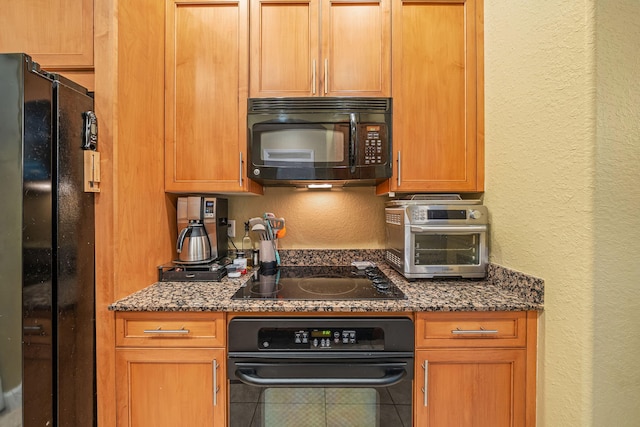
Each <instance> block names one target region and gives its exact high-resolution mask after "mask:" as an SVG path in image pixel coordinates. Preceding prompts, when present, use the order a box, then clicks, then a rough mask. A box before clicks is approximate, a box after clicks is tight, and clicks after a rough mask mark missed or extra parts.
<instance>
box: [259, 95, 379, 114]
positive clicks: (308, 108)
mask: <svg viewBox="0 0 640 427" xmlns="http://www.w3.org/2000/svg"><path fill="white" fill-rule="evenodd" d="M274 111H280V112H323V111H331V112H336V111H338V112H341V111H344V112H379V113H390V112H391V98H349V97H344V98H328V97H326V98H318V97H316V98H312V97H309V98H251V99H249V112H250V113H267V112H274Z"/></svg>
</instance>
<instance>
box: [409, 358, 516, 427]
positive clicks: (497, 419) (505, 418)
mask: <svg viewBox="0 0 640 427" xmlns="http://www.w3.org/2000/svg"><path fill="white" fill-rule="evenodd" d="M525 359H526V350H524V349H506V350H505V349H491V350H489V349H482V350H481V349H473V350H419V351H417V352H416V370H415V372H416V374H415V386H416V390H415V393H414V394H415V396H416V402H415V408H416V411H415V416H416V425H420V426H430V427H438V426H466V427H473V426H477V427H483V426H492V427H518V426H525V422H526V420H525ZM425 390H426V392H425Z"/></svg>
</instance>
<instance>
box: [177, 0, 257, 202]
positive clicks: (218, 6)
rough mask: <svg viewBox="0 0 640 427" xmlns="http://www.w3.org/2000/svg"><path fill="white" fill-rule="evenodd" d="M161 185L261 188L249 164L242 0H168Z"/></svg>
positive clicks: (245, 21) (217, 189)
mask: <svg viewBox="0 0 640 427" xmlns="http://www.w3.org/2000/svg"><path fill="white" fill-rule="evenodd" d="M165 28H166V30H165V31H166V35H165V43H166V57H165V61H166V65H165V79H166V84H165V91H166V92H165V191H168V192H177V193H181V192H246V191H254V192H261V187H259V186H258V185H257V184H255V183H254V182H253V181H249V180H248V179H247V178H246V176H247V171H246V151H247V147H246V140H247V134H246V114H247V77H248V73H249V71H248V56H249V55H248V48H249V43H248V34H249V33H248V11H247V2H246V1H241V0H238V1H224V0H221V1H198V2H195V3H194V2H192V1H180V0H167V9H166V26H165Z"/></svg>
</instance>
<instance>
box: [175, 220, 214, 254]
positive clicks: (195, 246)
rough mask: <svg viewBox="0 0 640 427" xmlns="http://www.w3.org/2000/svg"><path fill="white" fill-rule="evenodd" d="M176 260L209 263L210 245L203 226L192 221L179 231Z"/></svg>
mask: <svg viewBox="0 0 640 427" xmlns="http://www.w3.org/2000/svg"><path fill="white" fill-rule="evenodd" d="M176 251H177V252H178V260H179V261H182V262H188V263H198V262H208V261H211V243H210V242H209V236H208V235H207V231H206V230H205V228H204V224H202V223H200V222H197V221H193V222H191V223H190V224H189V226H187V227H185V228H183V229H182V231H180V234H179V235H178V242H177V244H176Z"/></svg>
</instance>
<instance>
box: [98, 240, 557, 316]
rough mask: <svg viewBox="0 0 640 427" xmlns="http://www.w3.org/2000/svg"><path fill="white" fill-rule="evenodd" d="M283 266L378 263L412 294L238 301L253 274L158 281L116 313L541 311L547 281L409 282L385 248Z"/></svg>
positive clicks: (288, 255) (292, 256) (513, 277)
mask: <svg viewBox="0 0 640 427" xmlns="http://www.w3.org/2000/svg"><path fill="white" fill-rule="evenodd" d="M280 256H281V264H282V265H349V264H350V263H351V262H352V261H362V260H366V261H374V262H376V263H377V265H378V267H379V268H380V269H381V270H382V271H383V272H384V273H385V274H386V275H387V276H388V277H389V278H390V279H391V280H392V281H393V282H394V283H395V284H396V286H398V287H399V288H400V289H401V290H402V291H403V292H404V294H405V295H406V296H407V298H406V299H403V300H347V301H327V300H318V301H313V300H312V301H309V300H305V301H299V300H284V301H283V300H255V299H246V300H244V299H241V300H233V299H231V297H232V296H233V294H235V292H236V291H237V290H238V289H239V288H240V287H241V286H243V285H245V284H246V283H247V282H248V281H249V279H250V275H246V276H243V277H241V278H238V279H229V278H226V277H225V278H224V279H223V280H222V281H220V282H157V283H154V284H153V285H151V286H148V287H147V288H145V289H142V290H140V291H138V292H135V293H133V294H131V295H129V296H127V297H125V298H122V299H120V300H118V301H116V302H114V303H113V304H111V305H110V306H109V309H110V310H112V311H224V312H319V311H333V312H411V311H525V310H542V309H543V306H544V281H543V280H541V279H538V278H535V277H532V276H528V275H525V274H522V273H519V272H515V271H513V270H509V269H506V268H503V267H501V266H497V265H493V264H492V265H490V266H489V269H488V274H487V277H486V279H483V280H464V279H445V280H432V279H428V280H427V279H425V280H416V281H408V280H406V279H405V278H404V277H403V276H402V275H400V274H398V273H397V272H395V271H394V270H393V269H392V268H391V267H389V266H388V265H387V264H386V263H385V262H384V260H383V258H382V257H383V251H380V250H348V251H344V250H313V251H310V250H288V251H281V252H280Z"/></svg>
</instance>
